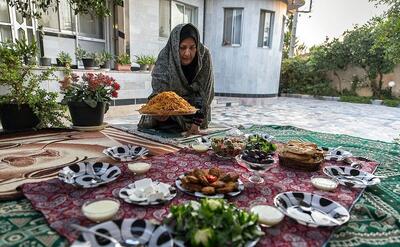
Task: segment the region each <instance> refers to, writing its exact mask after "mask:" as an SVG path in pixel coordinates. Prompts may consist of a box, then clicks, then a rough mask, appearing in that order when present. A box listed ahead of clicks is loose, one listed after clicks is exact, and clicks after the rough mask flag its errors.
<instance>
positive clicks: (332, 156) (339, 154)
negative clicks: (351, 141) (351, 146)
mask: <svg viewBox="0 0 400 247" xmlns="http://www.w3.org/2000/svg"><path fill="white" fill-rule="evenodd" d="M322 149H323V150H324V151H325V153H324V158H325V159H326V160H335V161H342V160H344V159H346V158H350V157H352V156H353V155H352V153H350V152H349V151H346V150H344V149H341V148H322Z"/></svg>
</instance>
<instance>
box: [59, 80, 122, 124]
mask: <svg viewBox="0 0 400 247" xmlns="http://www.w3.org/2000/svg"><path fill="white" fill-rule="evenodd" d="M60 83H61V93H62V94H64V98H63V99H62V101H61V102H62V103H63V104H66V105H68V108H69V112H70V114H71V118H72V123H73V125H74V126H100V125H102V124H103V119H104V113H106V112H107V110H108V107H109V105H110V101H111V97H113V98H116V97H118V90H119V89H120V85H119V84H118V83H117V82H116V81H115V79H114V78H112V77H110V76H107V75H104V74H101V73H99V74H93V73H87V74H83V75H82V77H81V80H80V78H79V76H77V75H76V74H73V73H72V74H71V75H67V76H66V77H65V78H64V79H63V80H62V81H60Z"/></svg>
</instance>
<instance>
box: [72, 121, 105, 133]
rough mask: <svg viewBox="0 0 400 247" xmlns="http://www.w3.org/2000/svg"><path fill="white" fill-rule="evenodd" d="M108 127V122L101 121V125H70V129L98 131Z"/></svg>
mask: <svg viewBox="0 0 400 247" xmlns="http://www.w3.org/2000/svg"><path fill="white" fill-rule="evenodd" d="M107 127H108V123H103V124H102V125H98V126H76V125H71V129H74V130H78V131H100V130H103V129H105V128H107Z"/></svg>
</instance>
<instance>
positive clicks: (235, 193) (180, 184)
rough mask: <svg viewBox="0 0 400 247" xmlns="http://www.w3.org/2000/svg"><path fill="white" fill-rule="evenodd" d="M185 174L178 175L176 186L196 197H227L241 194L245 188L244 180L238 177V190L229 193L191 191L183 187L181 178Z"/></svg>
mask: <svg viewBox="0 0 400 247" xmlns="http://www.w3.org/2000/svg"><path fill="white" fill-rule="evenodd" d="M184 176H185V175H184V174H182V175H180V176H179V177H178V179H177V180H176V181H175V185H176V187H177V188H178V189H179V190H180V191H182V192H184V193H186V194H188V195H192V196H195V197H200V198H204V197H207V198H225V197H232V196H237V195H239V194H240V193H242V191H243V190H244V184H243V182H242V181H241V180H240V179H238V191H233V192H229V193H226V194H215V195H212V196H211V195H206V194H203V193H201V192H191V191H189V190H187V189H185V188H183V187H182V181H181V179H182V178H183V177H184Z"/></svg>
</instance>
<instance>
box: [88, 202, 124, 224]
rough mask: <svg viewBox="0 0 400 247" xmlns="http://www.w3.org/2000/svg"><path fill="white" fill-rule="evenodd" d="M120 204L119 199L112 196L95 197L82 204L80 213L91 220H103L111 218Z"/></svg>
mask: <svg viewBox="0 0 400 247" xmlns="http://www.w3.org/2000/svg"><path fill="white" fill-rule="evenodd" d="M120 206H121V203H120V202H119V200H115V199H113V198H102V199H95V200H91V201H87V202H85V203H84V204H83V205H82V213H83V215H85V216H86V218H88V219H89V220H91V221H94V222H103V221H106V220H110V219H112V218H113V217H114V216H115V215H116V214H117V212H118V210H119V207H120Z"/></svg>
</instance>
